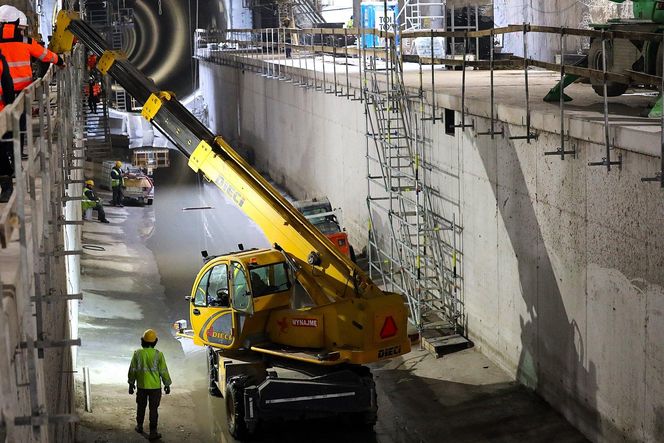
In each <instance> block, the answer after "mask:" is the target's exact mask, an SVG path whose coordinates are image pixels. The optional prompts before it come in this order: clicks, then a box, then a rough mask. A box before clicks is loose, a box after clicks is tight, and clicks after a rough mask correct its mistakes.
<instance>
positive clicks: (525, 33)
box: [523, 23, 530, 143]
mask: <svg viewBox="0 0 664 443" xmlns="http://www.w3.org/2000/svg"><path fill="white" fill-rule="evenodd" d="M523 76H524V81H525V84H526V143H530V97H529V91H528V27H527V25H526V24H525V23H524V24H523Z"/></svg>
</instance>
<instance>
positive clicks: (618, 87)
mask: <svg viewBox="0 0 664 443" xmlns="http://www.w3.org/2000/svg"><path fill="white" fill-rule="evenodd" d="M612 51H613V45H612V44H611V42H609V41H607V42H606V54H607V55H608V58H609V60H611V59H612V57H611V53H612ZM588 67H589V68H590V69H597V70H598V71H601V70H603V66H602V40H601V39H594V40H593V41H592V42H591V43H590V50H589V51H588ZM611 68H612V66H611V65H610V64H609V65H608V66H607V67H606V70H607V72H611ZM590 84H591V85H592V87H593V89H594V90H595V92H596V93H597V94H598V95H600V96H602V97H603V96H604V84H603V83H602V82H601V81H600V80H597V79H594V78H591V79H590ZM628 87H629V85H625V84H623V83H616V82H606V95H607V97H618V96H619V95H623V94H624V93H625V91H627V88H628Z"/></svg>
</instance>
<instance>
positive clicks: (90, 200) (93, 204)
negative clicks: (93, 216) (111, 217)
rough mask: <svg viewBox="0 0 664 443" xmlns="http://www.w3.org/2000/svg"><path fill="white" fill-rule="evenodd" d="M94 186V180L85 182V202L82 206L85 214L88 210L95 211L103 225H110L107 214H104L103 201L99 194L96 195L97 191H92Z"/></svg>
mask: <svg viewBox="0 0 664 443" xmlns="http://www.w3.org/2000/svg"><path fill="white" fill-rule="evenodd" d="M94 185H95V182H93V181H92V180H86V181H85V188H83V202H82V204H81V207H82V209H83V212H85V211H86V210H88V209H94V210H95V211H97V218H98V219H99V221H100V222H101V223H110V222H109V221H108V220H107V219H106V213H105V212H104V206H103V205H102V204H101V200H100V199H99V197H97V194H95V191H94V190H93V189H92V187H93V186H94Z"/></svg>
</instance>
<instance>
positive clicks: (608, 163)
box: [602, 31, 664, 171]
mask: <svg viewBox="0 0 664 443" xmlns="http://www.w3.org/2000/svg"><path fill="white" fill-rule="evenodd" d="M663 75H664V73H663ZM602 80H603V82H602V83H603V84H602V95H603V96H604V97H603V99H604V100H603V101H604V103H603V104H604V147H605V149H606V170H607V171H611V146H610V145H609V95H608V86H607V84H606V38H605V37H604V31H602Z"/></svg>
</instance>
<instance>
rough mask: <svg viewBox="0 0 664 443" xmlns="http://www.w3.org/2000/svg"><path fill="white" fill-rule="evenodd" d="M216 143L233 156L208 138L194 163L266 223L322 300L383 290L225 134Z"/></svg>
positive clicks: (269, 234)
mask: <svg viewBox="0 0 664 443" xmlns="http://www.w3.org/2000/svg"><path fill="white" fill-rule="evenodd" d="M214 144H215V145H216V147H217V148H220V149H222V150H223V152H224V153H225V154H227V156H228V158H226V159H223V158H222V156H221V155H219V154H217V153H215V152H214V150H213V148H212V146H210V145H209V144H208V143H207V142H205V141H203V142H201V143H200V144H199V145H198V147H197V148H196V149H195V150H194V152H193V153H192V155H191V157H190V158H189V166H190V167H191V168H192V169H193V170H194V171H197V172H198V171H200V172H202V173H203V174H205V176H206V177H207V179H208V180H210V181H211V182H213V183H214V184H216V185H217V186H218V187H219V188H220V189H221V190H222V191H223V192H224V193H225V194H226V195H227V196H228V197H229V198H230V199H231V200H233V201H234V202H235V204H236V205H237V206H238V207H239V208H240V209H242V210H243V211H244V213H245V214H247V215H248V216H249V217H250V218H251V219H252V220H253V221H254V222H255V223H256V224H257V225H258V226H260V227H261V228H262V230H263V232H264V233H265V236H266V237H267V238H268V240H270V241H271V242H274V243H278V244H279V246H281V247H282V248H283V249H284V250H285V251H287V252H288V253H289V254H290V255H291V256H293V257H294V258H295V259H296V260H297V261H298V263H299V264H300V266H301V267H302V268H303V269H304V270H305V272H304V274H306V275H307V276H308V277H309V278H308V279H305V280H308V282H307V281H302V279H300V281H301V283H302V284H303V285H304V286H305V288H306V289H307V290H308V291H309V293H310V295H311V296H312V298H314V302H315V303H316V304H317V305H322V304H325V303H329V302H332V301H335V300H338V299H341V298H346V297H349V296H353V295H355V294H357V295H360V296H364V297H372V296H377V295H381V294H382V292H381V291H380V290H379V289H378V288H377V287H376V286H375V285H374V284H373V283H372V282H371V281H370V280H369V279H368V278H367V276H366V275H365V274H364V273H363V272H362V271H361V270H360V269H359V268H358V267H357V266H356V265H355V264H354V263H353V262H352V261H351V260H350V259H349V258H348V257H346V256H345V255H343V254H342V253H341V252H339V250H338V249H337V248H335V247H334V245H332V244H331V243H330V241H329V239H328V238H326V237H325V236H324V235H323V234H322V233H320V232H319V231H318V230H317V229H316V228H315V227H314V226H313V225H312V224H311V223H310V222H309V221H308V220H307V219H306V218H305V217H304V216H303V215H302V214H301V213H300V212H299V211H298V210H297V209H295V208H294V207H293V206H292V205H291V204H290V203H289V202H288V201H287V200H286V199H285V198H284V197H283V196H281V194H280V193H279V192H278V191H277V190H275V189H274V187H272V186H271V185H270V184H269V183H268V182H267V180H265V179H264V178H263V177H262V176H261V175H260V174H259V173H258V172H256V171H255V170H254V169H253V168H252V167H251V166H249V164H247V163H246V161H245V160H244V159H243V158H242V157H240V155H239V154H237V153H236V152H235V151H234V150H233V149H232V148H231V147H230V146H229V145H228V144H227V143H226V142H225V141H224V140H223V139H222V138H221V137H216V138H215V140H214ZM311 252H316V253H317V254H319V256H320V260H321V265H320V266H316V271H314V270H313V266H312V265H310V264H308V263H307V259H308V257H309V254H310V253H311ZM307 269H309V270H308V272H306V270H307ZM314 282H315V283H314ZM312 285H313V286H314V287H312ZM356 289H357V291H356ZM322 295H324V297H323V296H322Z"/></svg>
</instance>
